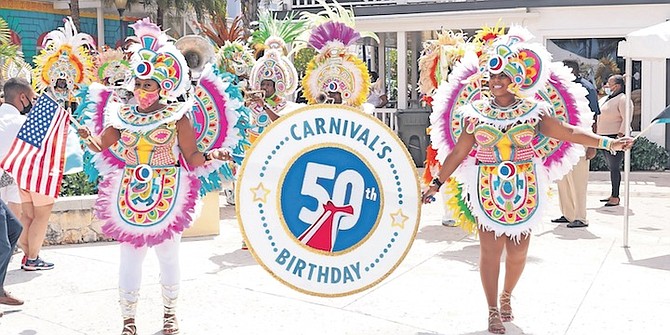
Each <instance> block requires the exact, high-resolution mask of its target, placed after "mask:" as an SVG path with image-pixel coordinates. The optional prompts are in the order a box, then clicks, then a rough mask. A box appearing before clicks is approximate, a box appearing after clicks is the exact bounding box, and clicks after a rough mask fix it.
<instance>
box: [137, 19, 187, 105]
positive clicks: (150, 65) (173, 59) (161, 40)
mask: <svg viewBox="0 0 670 335" xmlns="http://www.w3.org/2000/svg"><path fill="white" fill-rule="evenodd" d="M130 27H131V28H133V29H134V30H135V36H136V37H135V40H136V41H137V42H138V43H135V44H133V45H131V46H130V47H129V48H128V49H129V50H130V51H131V52H132V53H133V54H132V56H131V69H132V71H133V76H134V77H135V78H140V79H152V80H155V81H156V82H157V83H158V85H159V87H160V95H161V97H164V98H171V99H175V98H177V97H179V96H180V95H182V94H184V93H186V90H187V89H188V87H189V86H190V85H191V83H190V78H189V74H188V70H189V69H188V65H187V63H186V59H184V55H182V53H181V52H180V51H179V49H177V47H175V45H174V43H173V41H172V39H171V38H170V37H169V36H168V35H167V34H165V32H164V31H162V30H161V28H160V27H159V26H158V25H156V24H155V23H153V22H151V20H149V18H144V19H141V20H139V21H137V22H136V23H134V24H132V25H131V26H130ZM131 84H132V83H131Z"/></svg>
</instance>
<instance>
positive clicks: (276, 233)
mask: <svg viewBox="0 0 670 335" xmlns="http://www.w3.org/2000/svg"><path fill="white" fill-rule="evenodd" d="M236 192H237V194H236V201H237V207H236V210H237V218H238V221H239V223H240V228H241V230H242V234H243V235H244V238H245V241H246V242H247V245H248V246H249V249H250V250H251V252H252V254H253V255H254V257H255V258H256V260H257V261H258V262H259V263H260V264H261V265H262V266H263V267H264V268H265V269H266V270H267V271H269V272H270V273H271V274H272V275H273V276H274V277H275V278H277V279H278V280H280V281H281V282H282V283H284V284H286V285H288V286H290V287H292V288H294V289H296V290H298V291H301V292H304V293H308V294H313V295H318V296H343V295H348V294H353V293H356V292H360V291H362V290H365V289H367V288H370V287H372V286H374V285H376V284H377V283H379V282H380V281H381V280H383V279H384V278H386V276H388V275H389V274H390V273H391V272H392V271H393V270H394V269H395V268H396V267H397V266H398V264H400V262H401V261H402V259H403V258H404V257H405V255H406V254H407V251H408V250H409V248H410V247H411V245H412V241H413V240H414V237H415V235H416V231H417V228H418V223H419V216H420V208H421V207H420V202H419V184H418V176H417V172H416V169H415V167H414V164H413V161H412V159H411V158H410V156H409V153H408V152H407V150H406V149H405V146H404V145H403V144H402V142H400V140H399V139H398V137H397V136H396V135H395V134H394V133H393V132H392V131H391V130H390V129H389V128H387V127H386V126H385V125H383V124H382V123H381V122H380V121H379V120H378V119H376V118H374V117H372V116H370V115H366V114H364V113H363V112H361V111H359V110H357V109H354V108H350V107H345V106H341V105H314V106H308V107H304V108H300V109H298V110H296V111H294V112H292V113H289V114H287V115H284V116H282V117H281V118H279V119H278V120H277V121H275V122H273V123H272V124H270V126H269V127H268V128H267V129H265V131H264V132H263V133H262V134H261V136H260V137H259V138H258V139H257V140H256V142H255V143H254V146H253V147H251V149H250V150H249V151H248V152H247V153H246V158H245V159H244V162H243V164H242V169H241V170H240V176H239V178H238V182H237V189H236Z"/></svg>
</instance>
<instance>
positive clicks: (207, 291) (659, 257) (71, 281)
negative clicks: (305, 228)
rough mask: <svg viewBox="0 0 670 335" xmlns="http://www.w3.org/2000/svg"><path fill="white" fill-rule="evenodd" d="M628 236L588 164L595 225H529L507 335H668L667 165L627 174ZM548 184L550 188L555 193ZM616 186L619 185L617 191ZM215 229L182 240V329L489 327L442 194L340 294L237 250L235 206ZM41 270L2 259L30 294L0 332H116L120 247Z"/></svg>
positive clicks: (147, 289) (143, 303)
mask: <svg viewBox="0 0 670 335" xmlns="http://www.w3.org/2000/svg"><path fill="white" fill-rule="evenodd" d="M631 176H632V178H631V180H632V182H631V195H632V199H631V203H630V215H631V216H630V236H629V238H630V240H629V244H630V247H629V248H623V247H622V215H623V207H622V206H620V207H613V208H609V207H608V208H606V207H602V204H601V203H600V202H598V199H600V198H603V197H605V196H607V195H608V192H609V182H608V180H609V179H608V175H607V174H606V173H591V176H590V179H591V180H590V182H589V193H588V204H587V206H588V219H589V222H590V226H589V227H588V228H582V229H569V228H566V227H565V224H561V225H557V224H552V223H550V221H549V220H550V219H552V218H555V217H558V216H560V213H559V210H558V197H557V196H554V197H553V199H552V205H551V206H550V208H549V210H548V212H547V213H546V215H545V219H546V220H545V224H543V225H542V226H540V227H539V228H538V229H536V231H535V232H534V233H533V237H532V238H533V240H532V242H531V247H530V251H529V257H528V263H527V266H526V270H525V273H524V275H523V276H522V278H521V281H520V283H519V285H518V287H517V289H516V290H515V292H514V297H513V300H512V305H513V306H514V314H515V315H516V320H515V321H514V322H512V323H507V324H506V326H507V329H508V334H537V335H541V334H542V335H544V334H569V335H582V334H584V335H585V334H622V335H623V334H668V329H670V318H668V311H670V201H669V199H668V198H670V173H633V174H631ZM555 189H556V188H555V186H553V190H554V192H553V193H556V192H555ZM622 190H623V188H622ZM222 212H223V214H224V215H223V217H222V220H221V223H220V224H221V234H220V235H219V236H216V237H212V238H191V239H186V240H185V241H184V242H183V243H182V258H181V259H182V290H181V297H180V303H179V309H178V316H179V320H180V323H181V328H182V334H312V333H318V334H402V335H404V334H408V335H415V334H416V335H419V334H421V335H423V334H463V335H475V334H487V332H486V304H485V300H484V295H483V292H482V289H481V284H480V281H479V273H478V270H477V269H478V257H479V256H478V255H479V248H478V241H477V240H476V239H475V238H473V237H472V236H468V235H466V234H465V233H463V232H462V231H461V230H460V229H459V228H447V227H443V226H441V225H440V219H441V207H440V205H439V204H438V203H437V202H436V203H433V204H430V205H426V206H424V207H423V210H422V217H421V224H420V227H419V232H418V234H417V238H416V240H415V242H414V244H413V246H412V249H411V250H410V252H409V253H408V255H407V257H406V259H405V260H404V262H403V263H402V264H401V265H400V266H399V267H398V269H396V271H395V272H394V273H393V274H392V275H391V276H389V278H387V279H386V280H384V281H383V282H382V283H380V284H379V285H377V286H376V287H374V288H372V289H370V290H367V291H365V292H362V293H359V294H356V295H352V296H347V297H342V298H319V297H312V296H308V295H304V294H302V293H299V292H295V291H293V290H291V289H290V288H288V287H285V286H284V285H282V284H281V283H279V282H277V281H275V280H274V279H273V278H272V277H271V276H270V275H269V274H268V273H266V272H265V271H264V270H263V269H262V268H261V267H260V266H259V265H258V264H256V262H255V260H254V259H253V257H252V256H251V255H250V254H249V253H248V252H246V251H242V250H240V249H239V247H240V241H241V237H240V232H239V228H238V226H237V222H236V220H235V217H234V210H233V209H232V207H226V208H224V209H223V211H222ZM43 257H44V258H46V259H48V260H49V261H52V262H54V263H55V264H56V268H55V269H54V270H51V271H45V272H24V271H22V270H20V269H19V261H20V259H19V258H20V257H19V256H17V257H14V259H13V260H12V262H11V264H10V271H9V274H8V277H7V283H6V288H7V290H9V291H10V292H12V293H13V294H14V295H16V296H17V297H20V298H23V299H25V300H26V303H25V305H23V306H20V308H13V307H11V306H2V305H0V310H2V311H4V312H5V313H6V314H5V316H4V317H2V318H0V334H3V335H5V334H7V335H9V334H12V335H14V334H16V335H34V334H40V335H41V334H45V335H60V334H64V335H70V334H72V335H74V334H119V333H120V330H121V327H120V325H121V318H120V315H119V308H118V305H117V268H118V247H117V246H116V245H115V244H114V243H95V244H88V245H72V246H59V247H48V248H45V250H44V251H43ZM160 299H161V298H160V285H159V284H158V264H157V261H156V258H155V257H154V256H153V253H150V254H149V256H148V257H147V259H146V261H145V271H144V280H143V285H142V290H141V299H140V302H139V307H138V316H137V323H138V330H139V333H140V334H160V329H161V313H162V310H161V300H160Z"/></svg>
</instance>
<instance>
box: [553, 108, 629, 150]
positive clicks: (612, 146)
mask: <svg viewBox="0 0 670 335" xmlns="http://www.w3.org/2000/svg"><path fill="white" fill-rule="evenodd" d="M540 132H541V133H542V134H543V135H545V136H549V137H553V138H555V139H558V140H561V141H569V142H573V143H577V144H581V145H583V146H586V147H592V148H599V149H607V150H611V151H614V150H627V149H629V148H630V147H631V146H632V145H633V141H632V139H630V138H619V139H616V140H612V139H610V138H607V137H604V136H600V135H596V134H594V133H592V132H590V131H586V130H584V129H582V128H579V127H575V126H572V125H569V124H566V123H565V122H561V121H559V120H558V119H556V118H555V117H552V116H548V115H543V116H542V119H541V120H540Z"/></svg>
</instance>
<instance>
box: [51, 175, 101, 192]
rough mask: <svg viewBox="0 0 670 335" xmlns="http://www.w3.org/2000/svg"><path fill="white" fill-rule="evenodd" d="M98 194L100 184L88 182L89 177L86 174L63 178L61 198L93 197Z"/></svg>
mask: <svg viewBox="0 0 670 335" xmlns="http://www.w3.org/2000/svg"><path fill="white" fill-rule="evenodd" d="M97 193H98V184H97V183H92V182H90V181H88V176H87V175H86V174H85V173H84V172H78V173H75V174H68V175H65V176H63V181H62V183H61V188H60V196H61V197H68V196H75V195H91V194H97Z"/></svg>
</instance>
